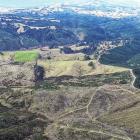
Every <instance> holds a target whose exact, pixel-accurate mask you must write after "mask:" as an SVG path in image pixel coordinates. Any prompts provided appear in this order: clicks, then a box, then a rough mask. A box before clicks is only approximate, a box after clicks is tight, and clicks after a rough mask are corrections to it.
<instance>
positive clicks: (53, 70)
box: [2, 49, 128, 77]
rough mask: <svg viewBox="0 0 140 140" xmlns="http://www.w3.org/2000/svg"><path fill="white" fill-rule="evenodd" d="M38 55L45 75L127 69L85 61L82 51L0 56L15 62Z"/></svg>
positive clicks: (34, 58)
mask: <svg viewBox="0 0 140 140" xmlns="http://www.w3.org/2000/svg"><path fill="white" fill-rule="evenodd" d="M39 55H40V56H41V57H42V59H39V60H38V64H39V65H41V66H43V67H44V68H45V71H46V77H55V76H56V77H57V76H62V75H72V76H84V75H97V74H110V73H116V72H123V71H127V70H128V69H126V68H123V67H115V66H109V65H102V64H98V63H97V62H96V60H88V61H86V60H84V54H82V53H77V54H63V53H60V50H59V49H48V51H40V50H39V49H36V50H32V51H31V50H29V51H16V52H5V53H4V56H2V57H3V59H5V60H7V59H10V57H11V56H12V57H13V58H14V61H15V62H33V61H35V60H36V58H37V57H38V56H39ZM48 56H49V57H50V58H51V59H50V60H48V59H47V57H48ZM44 57H45V58H44ZM90 62H93V64H94V65H95V67H94V68H93V67H91V66H89V63H90Z"/></svg>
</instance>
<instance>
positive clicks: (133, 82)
mask: <svg viewBox="0 0 140 140" xmlns="http://www.w3.org/2000/svg"><path fill="white" fill-rule="evenodd" d="M129 71H130V74H131V76H132V78H133V80H132V82H131V86H132V87H133V88H136V87H135V85H134V84H135V81H136V78H137V77H136V76H135V74H134V73H133V69H130V70H129Z"/></svg>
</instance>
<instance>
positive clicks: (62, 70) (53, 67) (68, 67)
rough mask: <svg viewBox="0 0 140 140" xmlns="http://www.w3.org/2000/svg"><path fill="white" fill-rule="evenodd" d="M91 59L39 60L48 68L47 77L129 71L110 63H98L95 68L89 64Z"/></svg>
mask: <svg viewBox="0 0 140 140" xmlns="http://www.w3.org/2000/svg"><path fill="white" fill-rule="evenodd" d="M91 61H92V60H90V61H78V60H75V61H74V60H71V61H63V60H61V61H54V60H45V61H42V60H40V61H39V65H42V66H43V67H44V68H45V70H46V77H51V76H62V75H72V76H83V75H96V74H110V73H116V72H123V71H127V69H125V68H121V67H114V66H108V65H96V64H95V61H92V62H93V63H94V64H95V68H92V67H90V66H89V65H88V64H89V62H91Z"/></svg>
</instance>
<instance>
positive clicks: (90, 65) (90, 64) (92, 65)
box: [88, 61, 96, 69]
mask: <svg viewBox="0 0 140 140" xmlns="http://www.w3.org/2000/svg"><path fill="white" fill-rule="evenodd" d="M88 66H89V67H92V69H95V68H96V67H95V64H94V63H93V62H92V61H91V62H89V63H88Z"/></svg>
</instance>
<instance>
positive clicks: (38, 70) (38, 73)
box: [34, 65, 45, 82]
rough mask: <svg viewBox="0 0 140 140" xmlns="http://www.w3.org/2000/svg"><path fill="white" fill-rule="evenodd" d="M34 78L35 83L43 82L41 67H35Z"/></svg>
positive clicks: (42, 69) (43, 74)
mask: <svg viewBox="0 0 140 140" xmlns="http://www.w3.org/2000/svg"><path fill="white" fill-rule="evenodd" d="M34 76H35V82H38V81H43V80H44V76H45V70H44V68H43V67H42V66H38V65H36V66H35V68H34Z"/></svg>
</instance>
